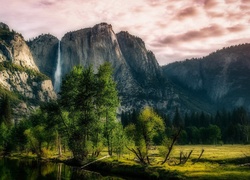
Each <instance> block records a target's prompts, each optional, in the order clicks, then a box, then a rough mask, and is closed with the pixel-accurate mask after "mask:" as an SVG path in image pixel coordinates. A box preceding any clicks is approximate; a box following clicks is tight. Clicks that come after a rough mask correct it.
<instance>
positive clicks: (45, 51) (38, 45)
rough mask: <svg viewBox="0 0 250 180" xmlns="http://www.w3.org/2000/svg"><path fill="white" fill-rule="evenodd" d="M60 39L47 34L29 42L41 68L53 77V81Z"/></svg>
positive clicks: (35, 59)
mask: <svg viewBox="0 0 250 180" xmlns="http://www.w3.org/2000/svg"><path fill="white" fill-rule="evenodd" d="M58 41H59V40H58V39H57V38H56V37H54V36H52V35H50V34H45V35H40V36H38V37H37V38H35V39H33V40H31V41H28V42H27V44H28V46H29V48H30V50H31V53H32V56H33V58H34V61H35V63H36V65H37V66H38V68H39V70H40V71H41V72H42V73H44V74H46V75H47V76H49V77H51V79H52V81H53V82H54V74H55V71H56V63H57V56H58V51H57V49H58Z"/></svg>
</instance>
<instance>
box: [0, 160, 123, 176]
mask: <svg viewBox="0 0 250 180" xmlns="http://www.w3.org/2000/svg"><path fill="white" fill-rule="evenodd" d="M103 178H104V177H103V176H101V174H100V173H97V172H92V171H85V170H80V169H79V168H74V167H70V166H67V165H65V164H63V163H52V162H41V161H35V160H22V159H11V160H10V159H6V158H0V180H5V179H6V180H9V179H13V180H15V179H18V180H19V179H22V180H25V179H29V180H30V179H57V180H63V179H103ZM105 179H120V178H114V177H113V178H105Z"/></svg>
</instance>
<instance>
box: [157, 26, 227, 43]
mask: <svg viewBox="0 0 250 180" xmlns="http://www.w3.org/2000/svg"><path fill="white" fill-rule="evenodd" d="M225 33H226V31H225V29H224V28H223V27H222V26H219V25H217V24H213V25H211V26H208V27H204V28H202V29H199V30H191V31H187V32H185V33H183V34H179V35H175V36H167V37H166V38H164V39H162V40H159V42H158V44H159V45H163V44H180V43H183V42H185V43H187V42H192V41H197V40H198V41H200V40H204V39H206V38H211V37H218V36H222V35H224V34H225Z"/></svg>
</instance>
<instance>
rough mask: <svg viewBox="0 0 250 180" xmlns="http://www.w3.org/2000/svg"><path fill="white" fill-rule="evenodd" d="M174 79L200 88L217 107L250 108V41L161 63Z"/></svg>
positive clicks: (183, 85)
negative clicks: (165, 64)
mask: <svg viewBox="0 0 250 180" xmlns="http://www.w3.org/2000/svg"><path fill="white" fill-rule="evenodd" d="M163 70H164V73H165V75H166V76H167V77H169V78H170V79H171V80H172V81H173V82H175V83H177V84H178V85H181V86H182V87H186V88H189V90H190V91H191V92H193V93H196V92H197V91H202V92H203V96H206V97H207V99H210V100H211V101H212V102H213V103H214V105H216V106H215V108H216V107H225V108H233V107H236V106H245V107H246V108H247V109H248V110H249V111H250V97H249V92H250V76H249V74H250V44H244V45H238V46H234V47H230V48H224V49H223V50H220V51H217V52H215V53H212V54H210V55H209V56H207V57H204V58H202V59H195V60H194V59H193V60H187V61H184V62H177V63H173V64H170V65H167V66H165V67H163Z"/></svg>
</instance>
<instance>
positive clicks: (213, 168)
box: [13, 145, 250, 180]
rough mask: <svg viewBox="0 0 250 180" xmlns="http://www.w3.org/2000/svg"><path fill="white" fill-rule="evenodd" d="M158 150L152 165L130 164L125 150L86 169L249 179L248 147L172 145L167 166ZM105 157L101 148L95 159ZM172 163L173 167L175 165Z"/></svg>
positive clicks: (124, 173) (129, 174)
mask: <svg viewBox="0 0 250 180" xmlns="http://www.w3.org/2000/svg"><path fill="white" fill-rule="evenodd" d="M158 149H159V147H156V149H155V150H150V152H149V153H150V154H151V160H152V164H151V165H149V166H142V165H141V164H139V163H138V162H136V161H134V158H135V156H134V155H133V154H132V153H130V152H129V151H127V152H125V154H123V155H122V156H121V157H120V158H118V157H117V156H116V155H115V154H114V156H112V157H110V158H106V159H103V160H101V161H98V162H96V163H93V164H91V165H90V166H89V167H88V168H90V170H94V171H98V172H99V171H100V173H103V172H104V173H106V174H114V175H117V176H121V177H133V178H145V179H147V178H152V179H157V178H160V179H164V178H177V179H241V180H244V179H250V167H249V166H240V165H241V164H244V163H250V145H222V146H215V145H185V146H179V145H176V146H175V147H174V150H173V152H172V154H171V155H170V158H171V163H170V164H168V163H166V164H164V165H161V164H160V162H162V160H163V157H161V156H160V155H159V150H158ZM202 149H204V150H205V151H204V154H203V156H202V157H201V159H200V161H199V162H197V163H195V164H193V162H194V161H195V160H196V159H197V158H198V157H199V155H200V152H201V150H202ZM190 150H193V154H192V155H191V157H190V159H189V160H188V161H187V163H186V164H184V165H178V162H179V155H180V151H183V152H184V153H187V152H189V151H190ZM46 154H47V156H46V158H47V159H51V160H53V159H58V155H57V152H56V151H51V152H49V151H48V152H46ZM107 154H108V152H107V149H106V148H105V149H104V150H103V151H102V152H101V154H100V156H99V157H98V158H101V157H103V156H106V155H107ZM13 157H17V158H20V157H23V158H27V157H30V158H34V155H32V154H26V156H24V154H23V155H22V154H13ZM70 157H72V154H71V153H70V152H69V151H67V153H66V154H64V155H63V157H61V158H60V159H58V160H62V161H66V160H67V159H68V158H70ZM173 162H176V165H175V163H173Z"/></svg>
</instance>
